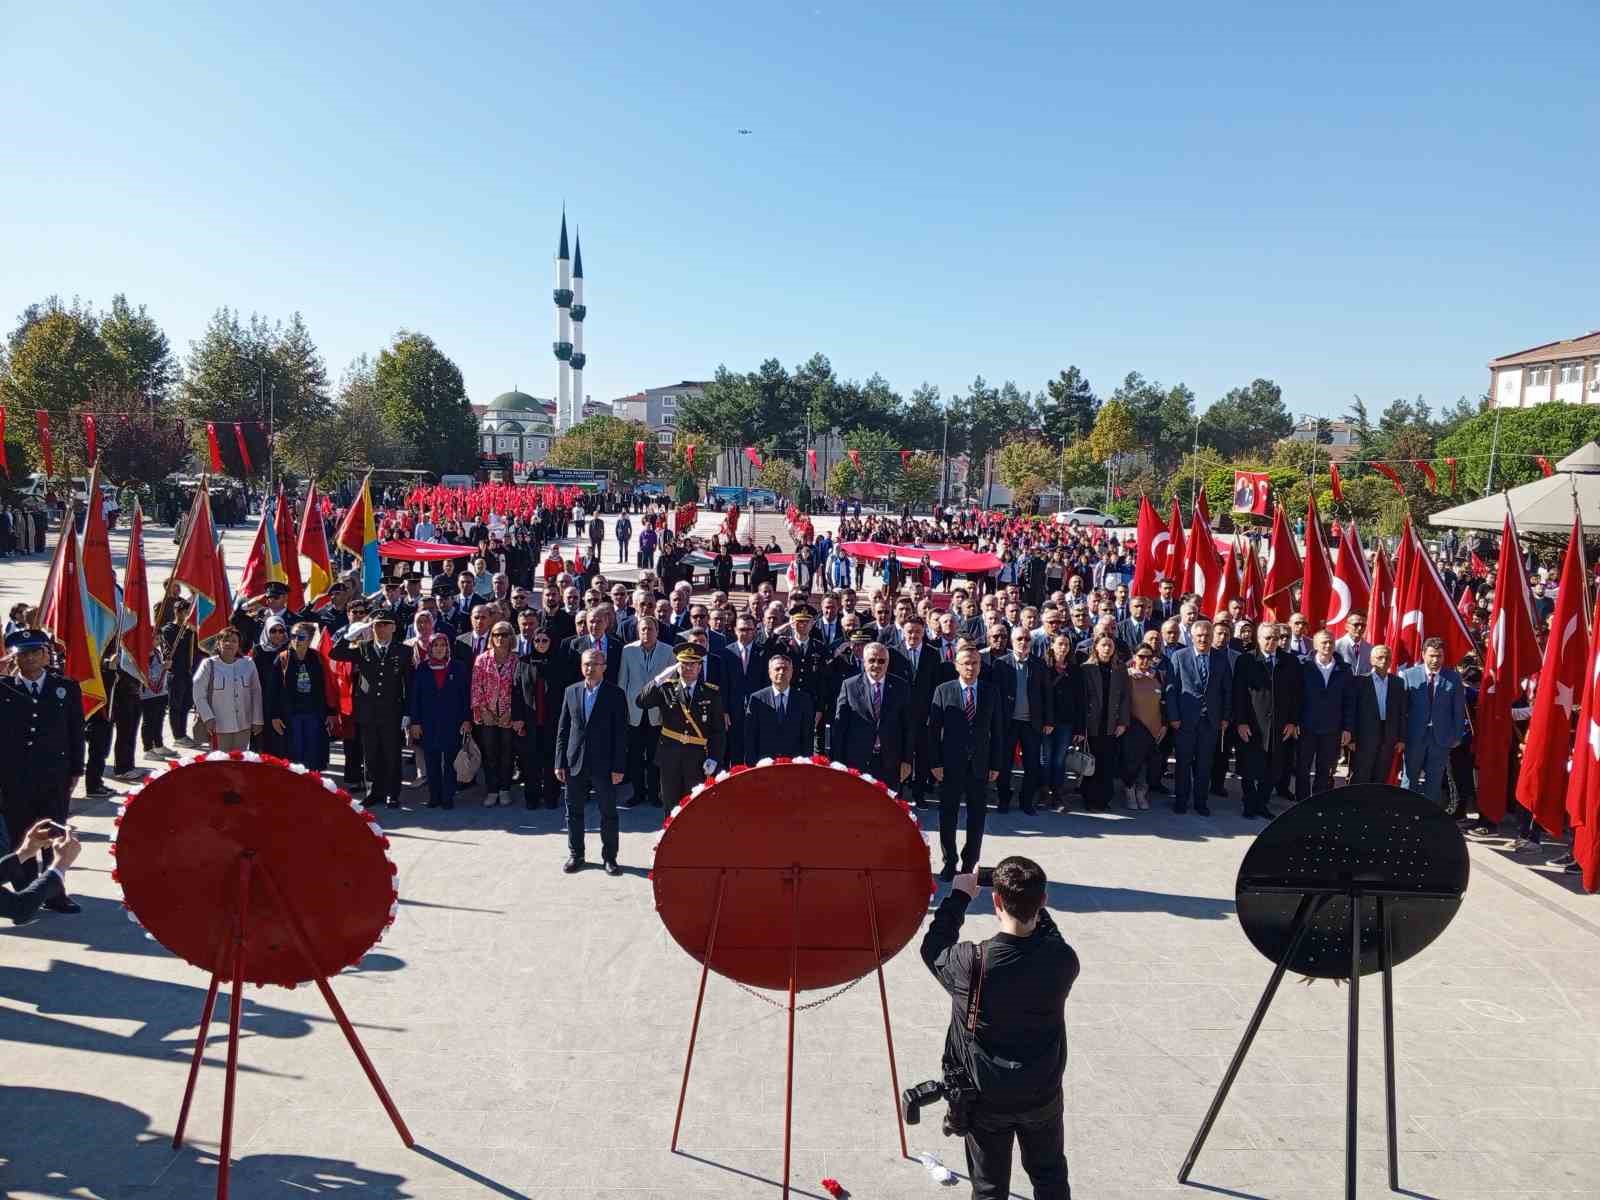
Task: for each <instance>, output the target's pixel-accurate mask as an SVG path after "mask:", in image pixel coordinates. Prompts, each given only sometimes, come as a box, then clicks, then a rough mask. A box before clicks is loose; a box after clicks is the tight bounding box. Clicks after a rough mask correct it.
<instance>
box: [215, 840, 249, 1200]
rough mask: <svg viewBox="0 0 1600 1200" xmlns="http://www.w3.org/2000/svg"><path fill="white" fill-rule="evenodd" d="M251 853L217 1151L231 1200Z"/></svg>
mask: <svg viewBox="0 0 1600 1200" xmlns="http://www.w3.org/2000/svg"><path fill="white" fill-rule="evenodd" d="M250 869H251V859H250V856H249V855H248V854H246V855H245V856H244V857H242V858H241V859H240V860H239V911H238V912H237V913H236V914H235V915H234V926H233V929H234V934H233V990H232V991H231V992H230V994H229V996H228V1071H227V1074H226V1076H224V1078H223V1084H222V1144H221V1146H220V1147H219V1148H218V1150H217V1200H228V1164H229V1158H230V1156H231V1155H232V1153H233V1090H234V1084H235V1082H236V1081H237V1080H238V1076H239V1017H240V1013H241V1011H242V1009H243V1007H244V945H245V913H246V911H247V910H248V908H249V907H250Z"/></svg>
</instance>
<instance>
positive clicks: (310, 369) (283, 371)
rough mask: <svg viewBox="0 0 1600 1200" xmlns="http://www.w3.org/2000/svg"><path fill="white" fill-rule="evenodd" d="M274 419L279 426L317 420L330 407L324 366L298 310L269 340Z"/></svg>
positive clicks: (318, 420)
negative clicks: (270, 345)
mask: <svg viewBox="0 0 1600 1200" xmlns="http://www.w3.org/2000/svg"><path fill="white" fill-rule="evenodd" d="M266 383H267V388H268V389H269V391H270V393H271V397H272V399H271V408H270V411H271V412H272V413H273V417H274V422H275V424H276V426H277V428H279V429H283V428H286V427H294V426H297V425H305V424H312V423H315V422H320V421H322V420H323V419H324V418H326V417H327V415H328V412H329V410H330V409H331V408H332V406H333V398H332V397H331V396H330V395H329V394H328V368H327V366H326V365H325V364H324V363H323V361H322V355H321V353H320V352H319V351H318V350H317V346H316V343H315V342H314V341H312V340H311V331H310V330H309V329H307V328H306V323H305V320H304V318H302V317H301V316H300V314H299V313H298V312H296V313H291V314H290V316H289V324H288V326H287V327H285V328H284V329H283V330H282V332H280V333H278V334H277V336H276V337H275V338H274V339H273V344H272V348H271V352H270V354H269V358H268V366H267V379H266Z"/></svg>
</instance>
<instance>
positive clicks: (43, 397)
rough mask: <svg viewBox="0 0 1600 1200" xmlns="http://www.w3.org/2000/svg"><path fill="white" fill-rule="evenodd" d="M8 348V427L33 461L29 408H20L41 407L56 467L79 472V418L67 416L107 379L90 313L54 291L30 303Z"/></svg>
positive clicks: (3, 396) (4, 391) (4, 384)
mask: <svg viewBox="0 0 1600 1200" xmlns="http://www.w3.org/2000/svg"><path fill="white" fill-rule="evenodd" d="M8 350H9V353H8V354H7V356H6V371H5V376H4V378H3V379H0V404H4V405H5V406H6V407H7V408H9V409H11V415H10V417H11V421H13V422H15V428H14V430H12V431H10V432H13V433H14V434H15V436H17V437H18V438H19V439H20V440H21V441H22V442H23V443H24V444H26V445H27V446H28V447H29V451H30V454H29V456H30V458H31V459H32V460H33V461H34V462H43V460H44V457H43V455H42V454H41V453H39V450H38V436H37V432H36V425H35V421H34V418H33V414H32V413H29V412H27V411H26V410H28V409H44V410H45V411H47V412H48V413H49V416H50V425H51V430H52V433H53V434H54V435H55V439H56V443H57V447H58V450H57V452H56V454H55V460H56V469H57V471H58V472H59V473H61V474H68V475H70V474H79V473H81V472H82V467H83V459H82V455H81V453H75V452H74V444H73V441H72V438H73V433H72V430H73V429H74V428H75V427H77V426H78V424H79V423H78V422H77V421H75V420H74V419H73V418H74V417H75V415H76V414H77V412H78V411H79V410H80V409H82V408H83V407H84V406H86V405H87V404H88V403H89V400H90V398H91V397H92V396H93V394H94V392H95V389H96V388H97V387H101V386H103V385H104V384H105V383H106V382H107V379H108V374H109V369H110V365H111V359H110V356H109V355H108V354H107V352H106V346H105V343H104V342H103V341H102V340H101V339H100V331H99V322H98V320H97V319H96V318H95V315H94V313H93V312H91V311H90V310H89V308H88V307H87V306H86V305H84V304H82V303H80V302H79V301H77V300H74V301H73V303H72V306H71V307H70V308H68V307H66V306H64V305H63V304H62V303H61V301H60V299H59V298H58V297H55V296H51V297H50V298H49V299H48V300H46V301H45V302H44V303H43V304H40V305H30V306H29V308H28V309H27V310H26V311H25V312H24V313H23V315H22V319H21V320H20V321H19V322H18V324H17V328H16V330H15V331H14V332H13V333H12V335H11V338H10V341H9V344H8ZM19 410H21V411H19ZM79 436H80V437H81V434H80V435H79Z"/></svg>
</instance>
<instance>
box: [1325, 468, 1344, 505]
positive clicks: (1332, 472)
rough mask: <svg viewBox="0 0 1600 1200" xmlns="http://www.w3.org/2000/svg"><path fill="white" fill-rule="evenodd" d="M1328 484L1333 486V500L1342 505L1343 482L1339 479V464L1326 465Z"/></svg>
mask: <svg viewBox="0 0 1600 1200" xmlns="http://www.w3.org/2000/svg"><path fill="white" fill-rule="evenodd" d="M1328 482H1329V483H1330V484H1332V485H1333V498H1334V499H1335V500H1337V501H1338V502H1339V503H1340V504H1343V503H1344V481H1343V480H1341V479H1340V478H1339V464H1338V463H1336V462H1331V463H1329V464H1328Z"/></svg>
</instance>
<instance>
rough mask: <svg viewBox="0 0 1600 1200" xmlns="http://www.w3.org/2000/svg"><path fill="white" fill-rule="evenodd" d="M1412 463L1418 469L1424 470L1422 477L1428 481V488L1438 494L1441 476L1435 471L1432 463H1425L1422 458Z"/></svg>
mask: <svg viewBox="0 0 1600 1200" xmlns="http://www.w3.org/2000/svg"><path fill="white" fill-rule="evenodd" d="M1411 465H1412V466H1413V467H1415V468H1416V469H1417V470H1418V471H1420V472H1422V477H1423V478H1424V479H1425V480H1427V481H1428V490H1429V491H1430V492H1433V493H1435V494H1437V493H1438V491H1439V477H1438V476H1437V475H1435V474H1434V473H1433V466H1432V464H1430V463H1425V462H1423V461H1422V460H1421V459H1418V460H1417V461H1416V462H1414V463H1412V464H1411Z"/></svg>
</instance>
